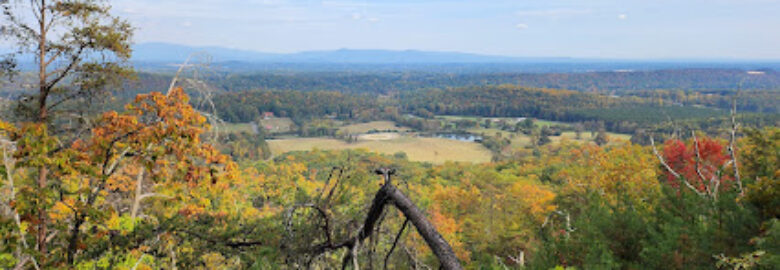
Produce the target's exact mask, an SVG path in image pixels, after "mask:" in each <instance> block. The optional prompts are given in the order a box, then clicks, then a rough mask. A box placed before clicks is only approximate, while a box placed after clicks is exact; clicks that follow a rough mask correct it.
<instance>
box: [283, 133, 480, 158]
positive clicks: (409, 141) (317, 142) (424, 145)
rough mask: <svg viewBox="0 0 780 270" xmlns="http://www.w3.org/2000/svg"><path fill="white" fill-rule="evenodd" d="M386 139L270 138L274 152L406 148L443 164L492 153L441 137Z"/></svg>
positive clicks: (416, 155) (409, 152) (392, 150)
mask: <svg viewBox="0 0 780 270" xmlns="http://www.w3.org/2000/svg"><path fill="white" fill-rule="evenodd" d="M389 138H390V139H386V140H363V139H361V140H358V141H357V142H355V143H347V142H344V141H342V140H337V139H331V138H296V139H279V140H268V145H269V146H270V148H271V152H272V153H273V155H279V154H283V153H286V152H291V151H309V150H313V149H320V150H343V149H361V148H362V149H367V150H369V151H371V152H377V153H382V154H389V155H392V154H395V153H398V152H404V153H406V155H407V156H408V157H409V160H411V161H421V162H430V163H434V164H442V163H444V162H447V161H455V162H472V163H484V162H489V161H490V159H491V157H492V155H491V153H490V151H489V150H487V149H485V147H483V146H482V145H480V144H478V143H473V142H461V141H456V140H450V139H442V138H424V137H408V136H389Z"/></svg>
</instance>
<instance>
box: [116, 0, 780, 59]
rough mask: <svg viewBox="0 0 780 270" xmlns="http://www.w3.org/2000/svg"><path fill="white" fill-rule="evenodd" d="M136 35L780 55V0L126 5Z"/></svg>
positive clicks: (244, 41)
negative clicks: (135, 29)
mask: <svg viewBox="0 0 780 270" xmlns="http://www.w3.org/2000/svg"><path fill="white" fill-rule="evenodd" d="M112 5H113V7H114V12H115V13H116V14H118V15H120V16H123V17H125V18H127V19H129V20H130V21H131V22H132V23H133V24H134V25H135V26H136V27H137V28H138V31H137V32H136V37H135V40H136V42H139V43H143V42H169V43H178V44H186V45H195V46H221V47H228V48H236V49H246V50H254V51H263V52H298V51H308V50H331V49H340V48H350V49H392V50H406V49H416V50H432V51H459V52H471V53H481V54H491V55H509V56H529V57H550V56H553V57H555V56H571V57H585V58H624V59H672V58H674V59H774V60H777V59H780V0H675V1H671V0H645V1H635V0H622V1H619V0H588V1H585V0H581V1H574V0H525V1H520V0H514V1H510V0H494V1H491V0H483V1H472V0H452V1H444V0H418V1H412V0H394V1H390V0H377V1H359V0H327V1H324V0H316V1H315V0H297V1H293V0H289V1H288V0H115V1H112Z"/></svg>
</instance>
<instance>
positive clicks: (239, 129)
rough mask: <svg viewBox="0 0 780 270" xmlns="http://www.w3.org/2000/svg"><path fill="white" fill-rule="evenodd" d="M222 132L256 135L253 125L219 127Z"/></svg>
mask: <svg viewBox="0 0 780 270" xmlns="http://www.w3.org/2000/svg"><path fill="white" fill-rule="evenodd" d="M219 128H220V131H221V132H225V133H241V132H246V133H250V134H251V133H254V130H253V129H252V124H251V123H225V124H224V125H220V126H219Z"/></svg>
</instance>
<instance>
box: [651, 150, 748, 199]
mask: <svg viewBox="0 0 780 270" xmlns="http://www.w3.org/2000/svg"><path fill="white" fill-rule="evenodd" d="M724 149H725V146H724V145H722V144H721V143H720V142H718V141H716V140H713V139H710V138H706V137H705V138H701V139H694V140H691V141H689V142H688V143H687V144H686V143H684V142H682V141H680V140H669V141H667V142H666V144H665V146H664V150H663V156H664V159H665V160H666V162H667V163H668V164H669V166H670V167H671V168H672V169H674V171H676V172H677V173H679V174H680V176H681V177H683V178H684V179H685V180H686V181H688V182H689V183H691V185H693V187H695V188H696V189H697V190H699V191H700V192H711V191H715V190H710V189H717V188H720V189H723V188H727V187H729V186H730V185H728V184H727V183H728V182H730V181H732V180H733V178H732V177H730V176H728V175H727V174H724V173H723V169H725V168H726V167H727V166H728V162H729V160H730V157H729V155H728V153H726V151H725V150H724ZM665 174H666V179H667V181H668V182H669V184H670V185H672V186H674V187H679V186H680V180H679V179H677V177H676V176H675V175H673V174H672V173H670V172H669V171H665ZM715 183H717V185H713V184H715Z"/></svg>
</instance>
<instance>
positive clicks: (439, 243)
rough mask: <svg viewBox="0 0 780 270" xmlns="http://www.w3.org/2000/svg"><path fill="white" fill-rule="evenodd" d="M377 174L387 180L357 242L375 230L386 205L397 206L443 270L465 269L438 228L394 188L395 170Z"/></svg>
mask: <svg viewBox="0 0 780 270" xmlns="http://www.w3.org/2000/svg"><path fill="white" fill-rule="evenodd" d="M376 173H377V174H381V175H383V176H384V178H385V183H384V185H383V186H382V188H381V189H379V191H378V192H377V194H376V196H375V197H374V201H373V203H372V205H371V210H370V211H369V212H368V216H366V220H365V222H364V223H363V229H362V230H361V231H360V234H359V237H358V239H359V240H358V239H355V240H357V241H360V240H362V239H365V238H366V237H368V236H369V235H370V233H371V232H372V231H373V230H374V225H375V224H376V222H377V220H378V219H379V217H380V216H381V215H382V211H383V210H384V207H385V205H387V204H393V205H395V207H396V208H398V210H400V211H401V213H403V214H404V216H405V217H406V218H407V219H408V220H409V221H410V222H411V223H412V225H414V227H415V228H416V229H417V232H418V233H419V234H420V235H421V236H422V237H423V239H425V242H426V243H427V244H428V247H430V248H431V250H432V251H433V254H434V255H436V258H438V259H439V262H440V263H441V267H442V268H443V269H463V267H462V266H461V265H460V262H459V261H458V258H457V257H456V256H455V252H453V251H452V247H451V246H450V244H449V243H447V241H446V240H444V237H442V236H441V234H440V233H439V231H437V230H436V227H434V226H433V224H431V222H430V221H428V218H426V217H425V213H423V211H422V210H420V208H418V207H417V205H415V204H414V202H412V200H411V199H409V197H407V196H406V195H405V194H404V193H403V192H401V191H400V190H399V189H397V188H396V187H395V186H393V183H392V181H391V178H390V176H391V175H393V174H394V173H395V170H393V169H378V170H376Z"/></svg>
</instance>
